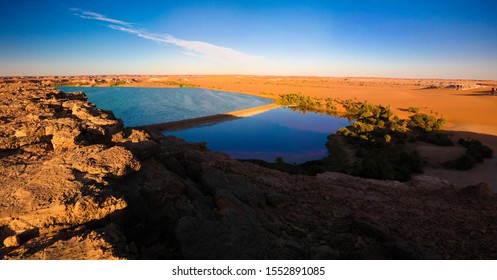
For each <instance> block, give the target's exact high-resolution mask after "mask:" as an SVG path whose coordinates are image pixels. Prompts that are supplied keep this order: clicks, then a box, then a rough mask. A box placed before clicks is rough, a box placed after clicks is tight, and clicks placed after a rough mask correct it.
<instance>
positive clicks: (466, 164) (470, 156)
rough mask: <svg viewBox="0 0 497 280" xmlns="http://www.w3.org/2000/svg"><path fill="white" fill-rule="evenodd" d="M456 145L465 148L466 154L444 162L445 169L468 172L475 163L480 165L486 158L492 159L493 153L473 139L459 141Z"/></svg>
mask: <svg viewBox="0 0 497 280" xmlns="http://www.w3.org/2000/svg"><path fill="white" fill-rule="evenodd" d="M458 143H459V144H460V145H462V146H463V147H464V148H466V153H465V154H464V155H461V156H460V157H458V158H456V159H454V160H451V161H447V162H445V164H444V165H445V167H447V168H450V169H457V170H468V169H471V168H473V166H474V165H475V164H477V163H482V162H483V160H484V159H486V158H492V157H493V154H494V151H493V150H492V149H491V148H490V147H488V146H485V145H483V144H482V143H481V142H480V141H478V140H473V139H467V140H465V139H462V138H461V139H459V141H458Z"/></svg>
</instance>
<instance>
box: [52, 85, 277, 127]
mask: <svg viewBox="0 0 497 280" xmlns="http://www.w3.org/2000/svg"><path fill="white" fill-rule="evenodd" d="M58 88H59V89H60V90H62V91H65V92H71V91H83V92H84V93H86V95H87V96H88V100H89V101H90V102H92V103H94V104H95V105H97V107H99V108H101V109H105V110H112V112H114V115H115V116H116V118H120V119H122V120H123V122H124V125H125V126H141V125H147V124H156V123H164V122H171V121H178V120H185V119H191V118H197V117H204V116H209V115H215V114H221V113H226V112H231V111H236V110H242V109H247V108H252V107H257V106H262V105H266V104H270V103H272V102H273V101H272V100H270V99H267V98H261V97H257V96H251V95H246V94H239V93H232V92H223V91H217V90H209V89H201V88H135V87H58Z"/></svg>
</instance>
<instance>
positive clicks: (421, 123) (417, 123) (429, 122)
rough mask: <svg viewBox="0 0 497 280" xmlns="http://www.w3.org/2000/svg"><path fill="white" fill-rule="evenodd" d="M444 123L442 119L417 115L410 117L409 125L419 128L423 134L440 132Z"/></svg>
mask: <svg viewBox="0 0 497 280" xmlns="http://www.w3.org/2000/svg"><path fill="white" fill-rule="evenodd" d="M445 123H446V120H445V119H444V118H439V119H437V118H436V117H434V116H429V115H427V114H421V113H417V114H415V115H412V116H411V117H410V122H409V125H410V126H412V127H415V128H419V129H421V130H422V131H424V132H431V131H436V130H440V129H441V128H442V127H443V126H444V125H445Z"/></svg>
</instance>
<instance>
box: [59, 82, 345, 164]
mask: <svg viewBox="0 0 497 280" xmlns="http://www.w3.org/2000/svg"><path fill="white" fill-rule="evenodd" d="M59 89H61V90H63V91H66V92H70V91H83V92H85V93H86V95H87V96H88V99H89V101H90V102H92V103H94V104H96V105H97V106H98V107H99V108H101V109H106V110H112V111H113V112H114V115H115V116H116V117H117V118H120V119H122V120H123V122H124V125H125V126H141V125H147V124H157V123H164V122H170V121H177V120H185V119H191V118H197V117H203V116H209V115H215V114H221V113H226V112H230V111H236V110H242V109H246V108H251V107H257V106H262V105H265V104H270V103H272V100H269V99H265V98H260V97H256V96H250V95H244V94H237V93H231V92H222V91H215V90H208V89H200V88H131V87H95V88H93V87H59ZM349 124H350V121H348V120H347V119H344V118H335V117H331V116H328V115H325V114H324V115H321V114H317V113H312V112H307V113H305V114H302V113H300V112H297V111H292V110H291V109H289V108H278V109H274V110H271V111H267V112H264V113H261V114H258V115H254V116H251V117H246V118H238V119H233V120H230V121H225V122H221V123H216V124H211V125H204V126H199V127H195V128H190V129H185V130H178V131H174V132H164V134H165V135H174V136H178V137H181V138H183V139H185V140H186V141H189V142H207V147H208V148H209V149H211V150H213V151H221V152H224V153H227V154H229V155H230V156H231V157H233V158H235V159H262V160H266V161H269V162H274V161H275V159H276V158H277V157H280V156H281V157H283V159H284V160H285V162H288V163H302V162H305V161H309V160H316V159H322V158H324V157H325V156H327V155H328V151H327V149H326V147H325V143H326V141H327V139H326V137H327V136H328V135H330V134H332V133H334V132H335V131H337V130H338V129H340V128H342V127H344V126H347V125H349Z"/></svg>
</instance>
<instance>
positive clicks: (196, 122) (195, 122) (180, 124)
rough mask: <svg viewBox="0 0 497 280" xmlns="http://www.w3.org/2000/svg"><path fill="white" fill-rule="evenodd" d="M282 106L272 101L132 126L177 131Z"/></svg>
mask: <svg viewBox="0 0 497 280" xmlns="http://www.w3.org/2000/svg"><path fill="white" fill-rule="evenodd" d="M279 107H281V106H279V105H277V104H275V103H271V104H266V105H262V106H257V107H252V108H247V109H242V110H237V111H231V112H226V113H223V114H216V115H210V116H204V117H198V118H193V119H186V120H179V121H172V122H165V123H158V124H150V125H142V126H136V127H132V128H138V129H153V130H160V131H161V132H162V131H176V130H181V129H188V128H192V127H196V126H202V125H211V124H216V123H220V122H225V121H229V120H233V119H237V118H244V117H250V116H253V115H257V114H261V113H264V112H267V111H270V110H273V109H276V108H279Z"/></svg>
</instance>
